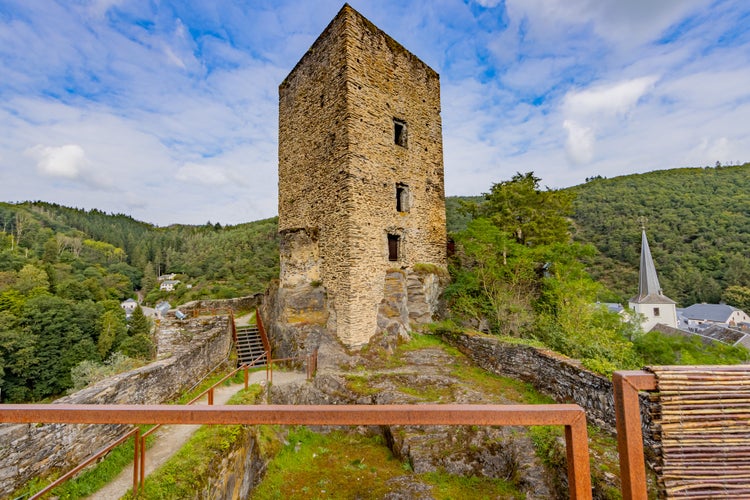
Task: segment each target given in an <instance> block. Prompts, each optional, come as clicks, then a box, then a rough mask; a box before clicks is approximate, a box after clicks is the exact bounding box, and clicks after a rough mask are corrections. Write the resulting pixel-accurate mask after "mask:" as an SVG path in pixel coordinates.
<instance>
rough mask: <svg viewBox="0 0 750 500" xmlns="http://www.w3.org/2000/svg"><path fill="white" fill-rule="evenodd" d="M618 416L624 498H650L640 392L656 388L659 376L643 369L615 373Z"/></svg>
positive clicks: (618, 438)
mask: <svg viewBox="0 0 750 500" xmlns="http://www.w3.org/2000/svg"><path fill="white" fill-rule="evenodd" d="M612 385H613V386H614V392H615V417H616V419H617V451H618V452H619V453H620V482H621V488H622V498H623V500H646V499H647V498H648V492H647V488H646V462H645V459H644V456H643V428H642V427H641V407H640V402H639V399H638V392H640V391H653V390H655V389H656V377H655V376H654V374H653V373H648V372H645V371H642V370H626V371H618V372H615V373H614V374H613V375H612Z"/></svg>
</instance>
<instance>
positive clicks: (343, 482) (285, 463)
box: [252, 427, 404, 500]
mask: <svg viewBox="0 0 750 500" xmlns="http://www.w3.org/2000/svg"><path fill="white" fill-rule="evenodd" d="M287 442H288V443H289V444H288V445H286V446H285V447H284V448H283V449H282V450H281V452H280V453H279V454H278V455H277V456H276V457H275V458H274V459H273V461H272V462H271V463H270V464H269V466H268V469H267V471H266V475H265V477H264V478H263V481H262V482H261V483H260V485H258V487H257V488H256V489H255V490H254V491H253V494H252V497H253V499H257V500H275V499H293V498H300V499H302V498H304V499H314V498H332V499H339V498H340V499H344V498H346V499H350V498H382V497H383V496H384V495H385V494H386V493H388V492H389V491H391V488H390V487H389V486H388V485H387V484H386V483H387V480H388V479H391V478H394V477H397V476H401V475H403V474H404V467H403V466H402V464H401V462H400V461H399V460H396V459H395V458H394V457H393V455H392V454H391V452H390V450H389V449H388V448H387V447H386V446H385V445H384V443H383V439H382V438H381V437H380V436H371V437H365V436H361V435H357V434H352V433H348V432H343V431H335V432H331V433H330V434H316V433H314V432H312V431H310V430H309V429H308V428H306V427H296V428H293V429H292V430H291V431H290V432H289V435H288V436H287Z"/></svg>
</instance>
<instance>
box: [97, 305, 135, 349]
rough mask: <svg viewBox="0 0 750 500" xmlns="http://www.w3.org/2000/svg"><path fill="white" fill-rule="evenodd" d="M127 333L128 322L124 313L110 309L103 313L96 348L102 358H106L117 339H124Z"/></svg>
mask: <svg viewBox="0 0 750 500" xmlns="http://www.w3.org/2000/svg"><path fill="white" fill-rule="evenodd" d="M126 335H127V324H126V323H125V318H124V316H123V314H121V313H118V312H117V311H113V310H109V311H105V312H104V314H102V318H101V330H100V332H99V339H98V341H97V345H96V348H97V350H98V352H99V357H100V358H101V359H106V358H107V356H108V355H109V353H110V352H111V351H112V348H113V347H114V346H115V342H116V341H117V339H123V340H124V338H125V336H126Z"/></svg>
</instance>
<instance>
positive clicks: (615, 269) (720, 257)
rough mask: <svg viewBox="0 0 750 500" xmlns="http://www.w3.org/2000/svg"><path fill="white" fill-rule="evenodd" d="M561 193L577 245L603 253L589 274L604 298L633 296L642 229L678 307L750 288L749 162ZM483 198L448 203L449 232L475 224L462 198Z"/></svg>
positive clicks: (601, 182)
mask: <svg viewBox="0 0 750 500" xmlns="http://www.w3.org/2000/svg"><path fill="white" fill-rule="evenodd" d="M563 191H570V192H573V193H574V194H575V195H576V196H575V200H574V204H573V206H574V213H573V217H572V220H573V231H574V238H575V240H576V241H579V242H580V243H590V244H592V245H594V246H595V247H596V249H597V250H598V254H597V255H596V256H594V257H591V258H589V259H588V261H587V269H588V271H589V272H590V273H591V275H592V276H593V277H594V278H595V279H596V280H598V281H601V282H602V283H603V284H604V285H605V286H606V287H607V288H608V289H609V290H610V291H611V292H612V294H611V295H609V296H606V297H602V300H607V301H612V302H627V300H628V299H629V298H630V297H632V296H633V295H635V294H636V292H637V288H638V262H639V256H640V243H641V237H640V235H641V225H642V223H643V224H645V227H646V232H647V235H648V239H649V244H650V247H651V253H652V254H653V257H654V260H655V263H656V268H657V272H658V273H659V280H660V283H661V286H662V289H663V290H664V293H665V294H666V295H667V296H669V297H671V298H672V299H674V300H676V301H677V302H678V304H679V305H680V306H683V307H684V306H688V305H691V304H693V303H697V302H714V303H715V302H719V301H720V300H721V299H722V297H723V296H724V295H725V294H726V290H727V289H730V288H732V289H734V290H737V289H738V288H739V289H747V288H748V287H750V164H748V163H746V164H744V165H739V166H729V167H722V166H717V167H706V168H680V169H672V170H658V171H654V172H649V173H645V174H633V175H627V176H621V177H614V178H611V179H606V178H601V177H596V178H593V179H590V180H589V181H588V182H586V183H585V184H581V185H579V186H575V187H571V188H568V189H565V190H563ZM481 199H482V198H481V197H464V198H459V197H449V198H448V199H447V200H446V207H447V209H446V211H447V220H448V228H449V231H450V232H457V231H460V230H461V229H463V228H465V227H466V224H467V222H468V220H470V216H468V215H467V214H465V213H462V212H461V211H460V206H461V200H468V201H471V202H477V201H478V200H479V201H480V202H481Z"/></svg>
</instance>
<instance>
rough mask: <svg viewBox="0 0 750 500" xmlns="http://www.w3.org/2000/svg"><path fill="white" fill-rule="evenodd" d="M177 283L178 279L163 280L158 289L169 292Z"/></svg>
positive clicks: (178, 282)
mask: <svg viewBox="0 0 750 500" xmlns="http://www.w3.org/2000/svg"><path fill="white" fill-rule="evenodd" d="M179 284H180V280H164V281H162V282H161V284H159V290H161V291H163V292H171V291H172V290H174V289H175V287H176V286H177V285H179Z"/></svg>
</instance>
